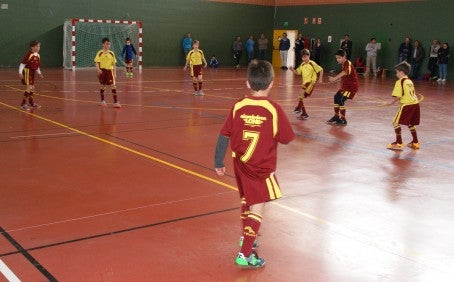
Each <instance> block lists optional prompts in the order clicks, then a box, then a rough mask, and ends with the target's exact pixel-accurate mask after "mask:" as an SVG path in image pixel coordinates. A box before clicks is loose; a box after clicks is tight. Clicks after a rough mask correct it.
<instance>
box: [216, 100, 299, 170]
mask: <svg viewBox="0 0 454 282" xmlns="http://www.w3.org/2000/svg"><path fill="white" fill-rule="evenodd" d="M220 133H221V134H222V135H224V136H228V137H230V141H229V142H230V147H231V148H232V155H233V157H234V158H237V163H238V164H239V165H240V167H241V170H242V171H243V172H244V173H246V174H247V175H248V176H250V177H251V178H260V179H265V178H267V177H269V176H270V173H273V172H274V171H275V170H276V162H277V156H276V154H277V144H278V143H282V144H287V143H289V142H290V141H292V140H293V138H295V133H294V132H293V129H292V127H291V126H290V123H289V121H288V119H287V116H286V114H285V113H284V111H283V110H282V108H281V107H280V106H279V105H278V104H277V103H275V102H273V101H271V100H269V99H268V98H266V97H246V98H243V99H241V100H239V101H238V102H236V103H235V104H234V105H233V107H232V109H231V110H230V112H229V115H228V116H227V120H226V122H225V124H224V126H223V127H222V129H221V132H220Z"/></svg>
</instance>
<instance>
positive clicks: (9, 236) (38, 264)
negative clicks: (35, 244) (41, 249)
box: [0, 226, 57, 282]
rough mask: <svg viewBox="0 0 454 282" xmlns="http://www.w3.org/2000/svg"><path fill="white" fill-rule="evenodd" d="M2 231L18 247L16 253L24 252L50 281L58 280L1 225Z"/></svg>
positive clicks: (0, 229) (0, 231) (23, 254)
mask: <svg viewBox="0 0 454 282" xmlns="http://www.w3.org/2000/svg"><path fill="white" fill-rule="evenodd" d="M0 233H1V234H2V235H3V237H5V239H6V240H7V241H8V242H9V243H10V244H11V245H13V246H14V248H16V250H17V252H15V254H22V256H24V257H25V258H26V259H27V260H28V261H29V262H30V263H31V264H32V265H33V266H34V267H35V268H36V269H37V270H38V271H39V272H40V273H41V274H42V275H43V276H44V277H46V278H47V279H48V280H49V281H50V282H56V281H57V279H56V278H55V277H54V276H53V275H52V274H51V273H50V272H49V271H48V270H47V269H46V268H45V267H44V266H43V265H42V264H40V263H39V262H38V260H36V259H35V258H34V257H33V256H32V255H31V254H30V253H29V252H28V250H26V249H24V247H22V246H21V245H20V244H19V242H17V241H16V240H15V239H14V238H13V237H12V236H11V235H10V234H9V233H8V232H6V231H5V229H3V228H2V227H1V226H0Z"/></svg>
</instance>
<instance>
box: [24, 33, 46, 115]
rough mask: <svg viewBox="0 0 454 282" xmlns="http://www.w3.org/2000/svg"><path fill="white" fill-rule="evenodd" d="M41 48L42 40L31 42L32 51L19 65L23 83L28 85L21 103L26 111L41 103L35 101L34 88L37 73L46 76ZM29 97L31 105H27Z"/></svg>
mask: <svg viewBox="0 0 454 282" xmlns="http://www.w3.org/2000/svg"><path fill="white" fill-rule="evenodd" d="M40 49H41V43H40V42H38V41H35V40H34V41H32V42H30V51H28V52H27V54H25V56H24V58H23V59H22V61H21V63H20V65H19V78H20V80H21V81H22V84H24V85H26V86H27V87H26V89H25V92H24V97H23V98H22V103H21V104H20V107H21V109H22V110H25V111H29V110H30V108H29V106H30V107H31V108H39V105H38V104H36V103H35V102H34V101H33V90H35V73H37V74H38V75H39V77H41V78H44V76H43V74H42V73H41V69H40V67H41V60H40V56H39V50H40ZM27 99H28V105H29V106H27Z"/></svg>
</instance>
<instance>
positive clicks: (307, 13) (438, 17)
mask: <svg viewBox="0 0 454 282" xmlns="http://www.w3.org/2000/svg"><path fill="white" fill-rule="evenodd" d="M453 11H454V1H452V0H431V1H429V0H428V1H413V2H403V3H372V4H351V5H322V6H299V7H279V8H278V9H277V12H276V18H275V24H274V26H275V29H284V28H285V29H297V30H300V31H302V33H303V35H305V36H309V38H311V37H313V38H317V37H319V38H321V39H322V42H323V44H324V46H325V48H326V56H325V57H324V59H323V60H322V65H324V67H325V68H328V69H333V68H338V67H337V66H336V61H335V59H334V55H333V54H334V53H335V51H336V50H337V49H338V47H339V42H340V40H341V39H342V38H343V37H344V35H345V34H349V35H350V38H351V40H352V42H353V51H352V53H353V54H352V60H353V59H354V58H356V57H358V56H361V57H363V58H365V57H366V52H365V51H364V48H365V46H366V44H367V43H368V42H369V40H370V38H371V37H375V38H377V42H381V43H382V49H381V50H380V51H379V54H378V57H377V64H378V65H380V66H383V67H385V68H388V69H392V68H393V66H394V65H396V64H397V55H398V54H397V51H398V48H399V45H400V43H401V42H403V41H404V37H406V36H409V37H410V38H412V40H415V39H418V40H420V41H421V42H422V45H423V47H424V49H425V51H426V55H427V56H428V52H429V48H430V45H431V44H432V41H433V39H438V40H440V42H444V41H447V42H448V43H451V44H452V45H453V46H454V35H453V32H452V28H453V26H454V16H453V14H452V12H453ZM305 17H308V18H309V24H304V18H305ZM313 17H316V18H319V17H320V18H322V24H311V22H312V18H313ZM286 22H287V24H288V25H286ZM329 35H331V36H332V38H333V41H332V43H328V42H327V38H328V36H329ZM451 53H452V54H453V55H454V50H451ZM453 57H454V56H453ZM427 62H428V59H427V58H426V59H425V61H424V62H423V66H422V68H421V73H425V72H427ZM448 67H449V71H448V77H449V72H451V73H453V71H454V58H453V59H451V63H450V64H448ZM451 77H452V76H451Z"/></svg>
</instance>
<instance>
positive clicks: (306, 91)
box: [303, 82, 315, 98]
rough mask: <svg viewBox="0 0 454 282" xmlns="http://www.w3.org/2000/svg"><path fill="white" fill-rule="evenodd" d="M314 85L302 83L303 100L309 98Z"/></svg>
mask: <svg viewBox="0 0 454 282" xmlns="http://www.w3.org/2000/svg"><path fill="white" fill-rule="evenodd" d="M314 84H315V82H308V83H304V85H303V90H304V94H303V95H304V98H306V97H309V96H311V94H312V91H314Z"/></svg>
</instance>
